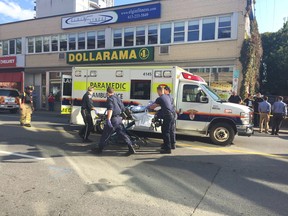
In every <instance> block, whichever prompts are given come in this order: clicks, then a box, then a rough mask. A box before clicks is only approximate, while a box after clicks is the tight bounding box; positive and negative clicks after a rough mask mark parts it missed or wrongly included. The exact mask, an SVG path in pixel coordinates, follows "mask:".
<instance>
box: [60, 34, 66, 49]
mask: <svg viewBox="0 0 288 216" xmlns="http://www.w3.org/2000/svg"><path fill="white" fill-rule="evenodd" d="M60 51H67V35H64V34H63V35H60Z"/></svg>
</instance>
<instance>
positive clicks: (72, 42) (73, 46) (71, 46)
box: [68, 34, 76, 50]
mask: <svg viewBox="0 0 288 216" xmlns="http://www.w3.org/2000/svg"><path fill="white" fill-rule="evenodd" d="M68 45H69V48H68V49H69V50H76V34H69V35H68Z"/></svg>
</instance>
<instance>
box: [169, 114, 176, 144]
mask: <svg viewBox="0 0 288 216" xmlns="http://www.w3.org/2000/svg"><path fill="white" fill-rule="evenodd" d="M176 120H177V114H176V113H173V122H172V127H171V131H170V139H171V147H175V145H176Z"/></svg>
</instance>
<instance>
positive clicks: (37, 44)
mask: <svg viewBox="0 0 288 216" xmlns="http://www.w3.org/2000/svg"><path fill="white" fill-rule="evenodd" d="M35 47H36V49H35V51H36V53H41V52H42V37H36V38H35Z"/></svg>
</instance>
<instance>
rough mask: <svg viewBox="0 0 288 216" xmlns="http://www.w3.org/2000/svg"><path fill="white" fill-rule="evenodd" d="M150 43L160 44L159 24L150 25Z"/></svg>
mask: <svg viewBox="0 0 288 216" xmlns="http://www.w3.org/2000/svg"><path fill="white" fill-rule="evenodd" d="M148 44H158V26H157V25H151V26H148Z"/></svg>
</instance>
